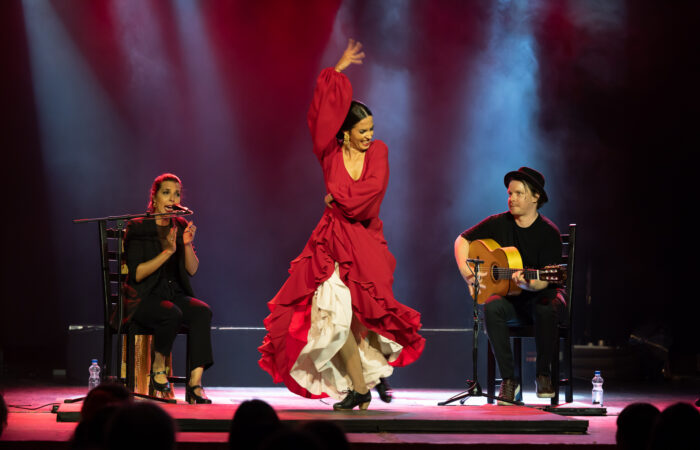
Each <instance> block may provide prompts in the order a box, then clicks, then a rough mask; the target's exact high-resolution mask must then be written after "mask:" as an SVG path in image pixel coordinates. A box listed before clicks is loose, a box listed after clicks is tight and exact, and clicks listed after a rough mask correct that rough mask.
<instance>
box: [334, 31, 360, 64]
mask: <svg viewBox="0 0 700 450" xmlns="http://www.w3.org/2000/svg"><path fill="white" fill-rule="evenodd" d="M361 49H362V44H360V43H359V42H355V41H354V40H352V39H348V46H347V47H346V48H345V51H344V52H343V56H341V57H340V59H339V60H338V62H337V63H336V65H335V70H336V72H342V71H343V70H345V69H346V68H347V67H348V66H349V65H350V64H362V59H363V58H364V57H365V52H361V51H360V50H361Z"/></svg>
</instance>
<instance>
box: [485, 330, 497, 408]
mask: <svg viewBox="0 0 700 450" xmlns="http://www.w3.org/2000/svg"><path fill="white" fill-rule="evenodd" d="M486 354H487V359H486V394H488V397H487V399H486V401H487V402H488V403H489V404H493V397H494V396H495V395H496V358H495V357H494V356H493V349H492V348H491V342H490V341H489V342H488V348H487V349H486Z"/></svg>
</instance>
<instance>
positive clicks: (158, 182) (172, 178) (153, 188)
mask: <svg viewBox="0 0 700 450" xmlns="http://www.w3.org/2000/svg"><path fill="white" fill-rule="evenodd" d="M163 181H174V182H176V183H177V184H179V185H180V189H182V181H180V178H178V176H177V175H175V174H172V173H164V174H161V175H158V176H157V177H156V179H155V180H153V186H151V197H150V198H149V199H148V208H147V209H146V211H148V212H149V213H152V212H153V198H154V197H155V196H156V193H158V189H160V185H161V184H163Z"/></svg>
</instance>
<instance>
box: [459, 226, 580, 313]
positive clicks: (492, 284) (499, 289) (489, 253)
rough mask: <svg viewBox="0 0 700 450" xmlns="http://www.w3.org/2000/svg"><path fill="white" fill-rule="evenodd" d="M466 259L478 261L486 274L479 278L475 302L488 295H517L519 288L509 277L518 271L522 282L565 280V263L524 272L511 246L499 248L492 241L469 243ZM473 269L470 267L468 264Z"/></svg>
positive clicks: (556, 281) (521, 262)
mask: <svg viewBox="0 0 700 450" xmlns="http://www.w3.org/2000/svg"><path fill="white" fill-rule="evenodd" d="M469 258H470V259H480V260H483V261H484V263H483V264H482V265H481V266H480V267H479V270H480V271H481V272H486V275H485V276H484V277H483V278H482V279H481V284H482V285H483V287H482V288H481V289H480V290H479V295H478V298H477V303H479V304H484V303H486V300H487V299H488V298H489V297H491V296H492V295H500V296H506V295H518V294H520V293H521V292H522V289H520V288H519V287H518V285H517V284H515V282H514V281H513V279H512V278H511V277H512V276H513V273H515V272H517V271H522V272H523V274H524V276H525V279H526V280H541V281H549V282H550V283H562V282H564V281H566V264H560V265H553V266H547V267H545V268H543V269H524V268H523V259H522V258H521V257H520V252H518V249H517V248H515V247H501V246H500V245H498V243H497V242H496V241H494V240H493V239H479V240H475V241H473V242H471V243H470V244H469ZM469 266H470V267H471V269H472V270H474V264H471V263H470V264H469Z"/></svg>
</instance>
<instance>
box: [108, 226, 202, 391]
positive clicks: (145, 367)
mask: <svg viewBox="0 0 700 450" xmlns="http://www.w3.org/2000/svg"><path fill="white" fill-rule="evenodd" d="M114 224H115V227H114V228H108V227H107V222H106V221H100V222H99V229H100V254H101V262H102V287H103V302H104V348H103V367H104V373H105V375H106V376H112V377H116V378H118V379H120V380H122V381H124V382H125V384H126V386H127V388H129V389H130V390H131V391H132V392H134V394H135V395H137V396H140V397H146V398H150V399H153V400H158V401H167V402H171V403H174V402H175V400H174V396H173V395H170V396H167V397H165V398H164V397H156V396H154V395H153V394H154V393H155V392H154V391H153V389H152V387H151V386H150V380H144V378H146V377H147V376H148V373H149V372H150V367H151V361H152V355H151V352H150V347H151V346H150V342H151V337H152V335H153V330H152V329H150V328H146V327H142V326H140V325H139V324H137V323H136V322H134V321H130V322H128V323H126V324H123V325H121V326H120V327H118V328H115V327H114V326H113V322H117V323H121V320H119V321H113V320H112V315H113V314H117V315H118V314H120V311H123V302H124V298H123V289H122V286H123V283H124V281H125V278H126V275H127V274H128V268H127V266H126V264H125V263H124V261H123V248H124V232H125V222H124V221H123V220H117V221H115V222H114ZM178 333H179V334H185V335H187V334H188V330H187V328H185V327H183V328H181V329H180V331H179V332H178ZM114 336H117V338H118V341H117V349H118V353H119V354H120V356H122V357H121V358H120V361H121V362H122V364H120V366H122V365H125V366H126V367H125V368H124V367H119V369H118V375H115V373H114V372H115V370H114V368H113V367H112V363H113V360H112V350H113V347H114V345H113V338H114ZM137 337H142V338H141V339H138V338H137ZM143 338H147V341H145V342H144V341H143V340H142V339H143ZM188 338H189V336H188ZM137 341H138V348H139V349H140V352H139V355H137V351H136V348H137ZM122 344H123V345H124V347H125V350H123V351H122V349H121V347H122ZM187 347H188V349H187V354H186V357H185V360H186V363H185V364H186V368H185V373H186V374H187V376H185V377H175V376H168V381H170V382H171V383H187V382H188V381H189V374H190V367H189V346H187ZM144 351H148V354H147V355H144V354H143V352H144ZM137 356H138V358H137ZM168 359H170V358H169V357H168ZM146 362H147V364H146ZM166 365H168V366H170V368H172V365H171V363H170V362H169V361H166ZM170 372H172V370H171V371H170ZM144 386H148V395H146V394H145V393H144V392H143V387H144ZM171 393H172V391H171Z"/></svg>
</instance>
